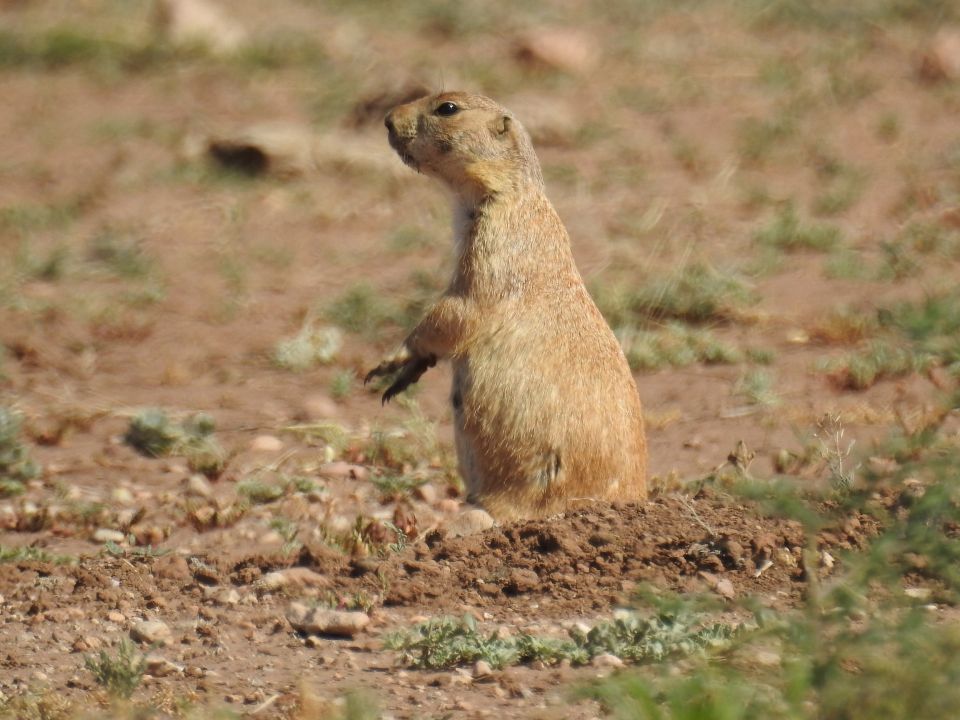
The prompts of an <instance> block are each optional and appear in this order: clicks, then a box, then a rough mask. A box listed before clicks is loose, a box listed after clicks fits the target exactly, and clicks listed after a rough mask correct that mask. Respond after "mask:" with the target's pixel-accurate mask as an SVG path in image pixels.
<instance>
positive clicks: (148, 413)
mask: <svg viewBox="0 0 960 720" xmlns="http://www.w3.org/2000/svg"><path fill="white" fill-rule="evenodd" d="M213 432H214V422H213V418H211V417H210V416H209V415H206V414H204V413H197V414H196V415H193V416H190V417H188V418H186V419H185V420H183V421H182V422H175V421H173V420H171V419H170V417H169V416H168V415H167V414H166V413H165V412H164V411H163V410H159V409H156V408H152V409H147V410H143V411H141V412H139V413H137V414H136V415H135V416H134V417H133V418H132V419H131V420H130V425H129V426H128V428H127V432H126V434H125V435H124V440H125V441H126V443H127V444H128V445H130V446H131V447H133V448H135V449H136V450H138V451H139V452H140V453H142V454H144V455H146V456H148V457H165V456H167V455H183V456H184V457H185V458H186V459H187V464H188V465H189V467H190V469H191V470H194V471H195V472H200V473H203V474H204V475H207V476H210V477H216V476H218V475H219V474H220V473H221V472H223V468H224V467H225V466H226V462H227V454H226V452H225V451H224V450H223V448H222V447H221V446H220V444H219V443H218V442H217V440H216V438H214V437H213Z"/></svg>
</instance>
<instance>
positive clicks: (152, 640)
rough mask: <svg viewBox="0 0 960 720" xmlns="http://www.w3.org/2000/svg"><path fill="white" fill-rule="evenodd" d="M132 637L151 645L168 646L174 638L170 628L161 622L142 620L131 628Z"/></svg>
mask: <svg viewBox="0 0 960 720" xmlns="http://www.w3.org/2000/svg"><path fill="white" fill-rule="evenodd" d="M130 637H131V638H133V639H134V640H136V641H137V642H142V643H149V644H150V645H166V644H168V643H169V642H170V640H171V639H172V638H173V634H172V633H171V632H170V628H169V627H168V626H167V624H166V623H165V622H162V621H160V620H140V621H138V622H135V623H134V624H133V626H132V627H131V628H130Z"/></svg>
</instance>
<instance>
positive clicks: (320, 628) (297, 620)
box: [287, 603, 370, 637]
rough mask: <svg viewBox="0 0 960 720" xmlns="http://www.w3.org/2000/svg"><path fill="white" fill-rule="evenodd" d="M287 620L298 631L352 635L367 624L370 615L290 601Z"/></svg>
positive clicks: (342, 635) (316, 633) (343, 635)
mask: <svg viewBox="0 0 960 720" xmlns="http://www.w3.org/2000/svg"><path fill="white" fill-rule="evenodd" d="M287 620H288V621H289V622H290V625H292V626H293V628H294V629H295V630H299V631H300V632H304V633H312V634H315V635H337V636H341V637H353V636H354V635H356V634H357V633H358V632H360V631H361V630H363V629H364V628H365V627H366V626H367V625H368V624H369V622H370V617H369V616H368V615H367V614H366V613H363V612H354V611H346V610H328V609H326V608H321V607H314V608H311V607H307V606H306V605H304V604H303V603H290V607H289V609H288V610H287Z"/></svg>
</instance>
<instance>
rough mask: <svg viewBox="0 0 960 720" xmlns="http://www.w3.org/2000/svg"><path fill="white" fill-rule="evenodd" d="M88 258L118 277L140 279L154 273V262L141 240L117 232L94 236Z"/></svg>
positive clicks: (88, 249) (103, 232)
mask: <svg viewBox="0 0 960 720" xmlns="http://www.w3.org/2000/svg"><path fill="white" fill-rule="evenodd" d="M87 257H88V258H89V260H90V262H92V263H94V264H95V265H97V266H99V267H102V268H103V269H105V270H106V271H107V272H109V273H111V274H113V275H116V276H117V277H122V278H128V279H140V278H144V277H147V276H148V275H150V273H152V272H153V260H152V258H150V257H149V256H148V255H147V254H146V252H145V251H144V250H143V245H142V243H141V241H140V239H139V238H137V237H134V236H130V235H126V234H123V233H120V232H118V231H116V230H104V231H102V232H100V233H98V234H97V235H94V237H93V238H92V239H91V240H90V243H89V245H88V247H87Z"/></svg>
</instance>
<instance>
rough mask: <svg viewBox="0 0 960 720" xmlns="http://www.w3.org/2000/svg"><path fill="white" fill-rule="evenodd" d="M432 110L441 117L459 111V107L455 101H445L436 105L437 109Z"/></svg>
mask: <svg viewBox="0 0 960 720" xmlns="http://www.w3.org/2000/svg"><path fill="white" fill-rule="evenodd" d="M434 112H436V114H437V115H441V116H442V117H450V116H451V115H456V114H457V113H458V112H460V107H459V106H458V105H457V104H456V103H452V102H449V101H447V102H442V103H440V104H439V105H437V109H436V110H435V111H434Z"/></svg>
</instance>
